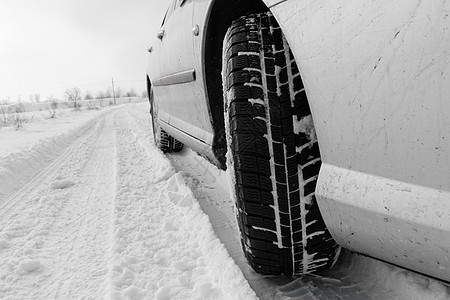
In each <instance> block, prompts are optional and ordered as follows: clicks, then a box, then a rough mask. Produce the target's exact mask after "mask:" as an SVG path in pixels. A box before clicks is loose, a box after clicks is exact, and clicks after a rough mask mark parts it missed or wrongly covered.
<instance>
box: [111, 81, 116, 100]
mask: <svg viewBox="0 0 450 300" xmlns="http://www.w3.org/2000/svg"><path fill="white" fill-rule="evenodd" d="M112 89H113V97H114V105H116V92H115V91H114V77H112Z"/></svg>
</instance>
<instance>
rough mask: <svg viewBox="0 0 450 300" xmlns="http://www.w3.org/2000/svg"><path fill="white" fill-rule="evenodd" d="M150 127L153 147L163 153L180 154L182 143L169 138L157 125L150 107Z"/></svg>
mask: <svg viewBox="0 0 450 300" xmlns="http://www.w3.org/2000/svg"><path fill="white" fill-rule="evenodd" d="M150 112H151V114H152V125H153V137H154V139H155V145H156V147H158V148H159V149H161V151H162V152H163V153H171V152H180V151H181V150H182V149H183V143H181V142H180V141H178V140H176V139H175V138H173V137H172V136H170V135H169V134H168V133H167V132H165V131H164V129H162V128H161V126H160V125H159V124H158V122H157V120H156V117H155V115H154V107H153V105H151V110H150Z"/></svg>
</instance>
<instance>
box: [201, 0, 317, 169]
mask: <svg viewBox="0 0 450 300" xmlns="http://www.w3.org/2000/svg"><path fill="white" fill-rule="evenodd" d="M272 2H273V1H272ZM266 4H267V5H266ZM269 5H271V1H267V0H256V1H248V0H215V1H213V2H212V4H211V7H210V8H209V13H208V17H207V20H206V23H205V30H206V33H205V36H204V41H203V43H204V47H203V51H202V61H203V66H204V74H205V83H204V84H205V87H206V96H207V101H208V105H209V109H210V117H211V121H212V124H213V130H214V141H213V145H212V150H213V153H214V155H215V157H216V159H217V160H218V161H219V162H220V166H219V167H221V168H222V169H224V170H225V169H226V163H225V154H226V151H227V148H226V139H225V131H224V127H225V126H224V118H223V106H224V104H223V90H222V76H221V71H222V47H223V39H224V37H225V34H226V32H227V30H228V28H229V27H230V26H231V23H232V21H234V20H235V19H238V18H239V17H241V16H243V15H248V14H256V13H262V12H266V11H268V10H270V9H269V7H271V6H269ZM274 17H275V18H276V15H274ZM216 20H220V22H217V21H216ZM280 26H281V27H283V26H282V25H280ZM286 39H287V40H288V42H289V36H286ZM293 54H294V56H295V51H293ZM295 58H296V61H297V65H300V64H299V61H298V58H297V57H295ZM299 67H300V66H299ZM300 76H301V77H302V78H303V75H302V72H301V70H300ZM302 81H303V79H302ZM303 84H304V83H303ZM308 102H310V99H309V97H308Z"/></svg>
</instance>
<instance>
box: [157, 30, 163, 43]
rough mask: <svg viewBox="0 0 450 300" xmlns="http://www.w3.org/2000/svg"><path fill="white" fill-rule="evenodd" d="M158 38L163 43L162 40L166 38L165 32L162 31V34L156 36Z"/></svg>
mask: <svg viewBox="0 0 450 300" xmlns="http://www.w3.org/2000/svg"><path fill="white" fill-rule="evenodd" d="M156 37H157V38H158V39H160V40H161V41H162V39H163V37H164V30H161V31H160V32H158V34H157V35H156Z"/></svg>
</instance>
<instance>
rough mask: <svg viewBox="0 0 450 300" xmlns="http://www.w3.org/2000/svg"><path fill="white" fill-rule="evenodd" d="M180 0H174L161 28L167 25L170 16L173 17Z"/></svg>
mask: <svg viewBox="0 0 450 300" xmlns="http://www.w3.org/2000/svg"><path fill="white" fill-rule="evenodd" d="M178 1H179V0H172V2H171V3H170V5H169V7H168V8H167V11H166V14H165V15H164V19H163V21H162V24H161V26H163V25H164V24H166V22H167V21H168V20H169V18H170V16H171V15H172V13H173V11H174V10H175V8H176V7H177V3H178Z"/></svg>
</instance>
